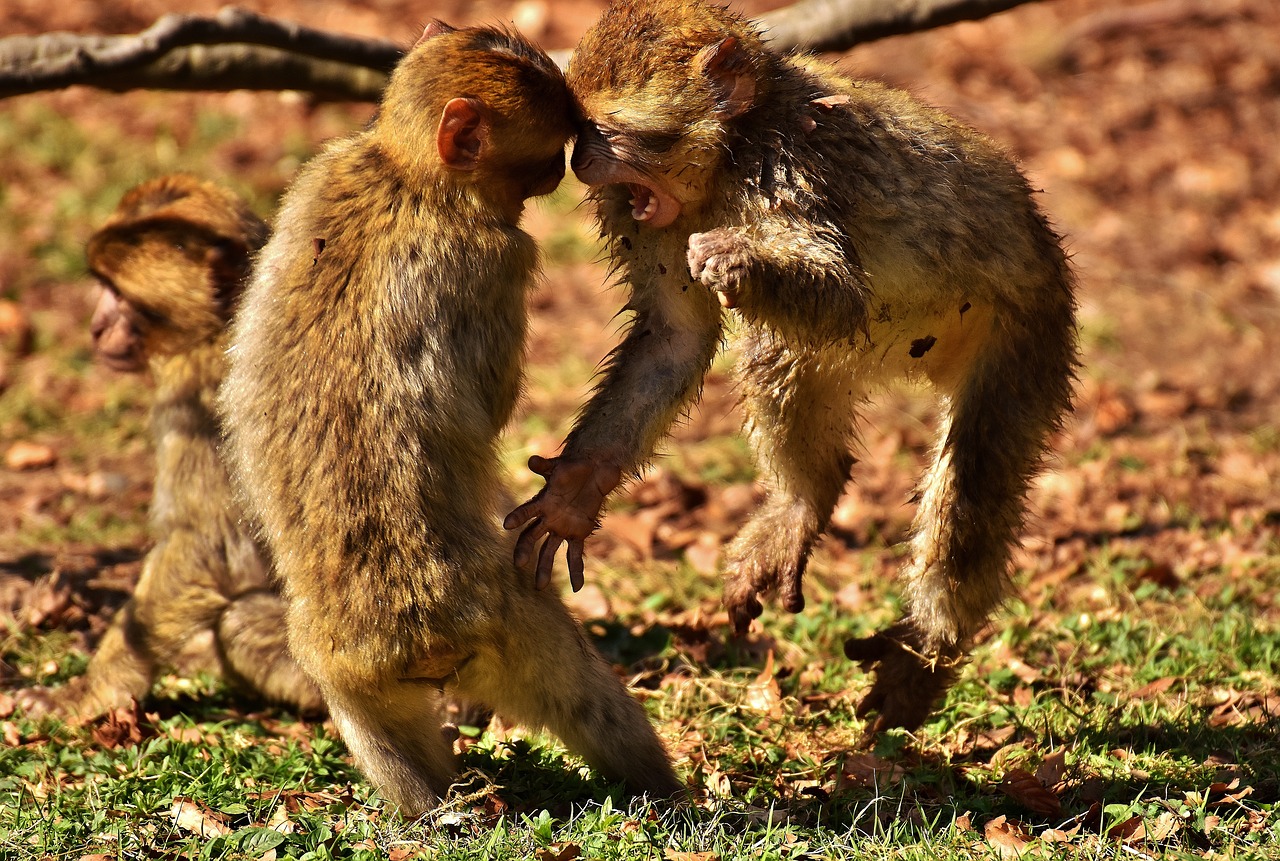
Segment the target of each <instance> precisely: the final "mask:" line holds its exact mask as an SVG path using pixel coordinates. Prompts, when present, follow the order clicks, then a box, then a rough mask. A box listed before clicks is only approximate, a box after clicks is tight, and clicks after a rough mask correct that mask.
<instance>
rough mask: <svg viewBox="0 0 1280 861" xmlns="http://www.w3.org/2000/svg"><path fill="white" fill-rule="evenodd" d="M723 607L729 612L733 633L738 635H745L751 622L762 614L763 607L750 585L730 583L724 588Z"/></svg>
mask: <svg viewBox="0 0 1280 861" xmlns="http://www.w3.org/2000/svg"><path fill="white" fill-rule="evenodd" d="M724 607H725V609H726V610H728V611H729V621H730V622H731V623H732V625H733V632H734V633H735V634H738V635H741V634H745V633H746V632H747V630H748V629H749V628H750V627H751V621H752V620H753V619H758V618H759V617H760V614H761V613H763V612H764V607H763V606H762V605H761V603H760V599H759V598H758V597H757V596H756V590H755V589H754V588H753V587H751V586H750V585H740V584H738V583H730V584H729V585H728V586H726V588H725V592H724Z"/></svg>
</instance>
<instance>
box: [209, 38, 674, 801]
mask: <svg viewBox="0 0 1280 861" xmlns="http://www.w3.org/2000/svg"><path fill="white" fill-rule="evenodd" d="M572 120H573V104H572V99H571V97H570V95H569V93H568V90H567V88H566V87H565V85H564V81H563V77H562V76H561V74H560V72H559V71H558V70H557V69H556V68H555V66H554V64H552V63H551V62H550V60H549V59H548V58H547V57H546V55H545V54H543V53H542V52H541V51H539V50H538V49H536V48H534V47H533V46H532V45H530V44H529V43H528V42H526V41H525V40H523V39H521V38H519V37H517V36H514V35H512V34H507V33H504V32H501V31H497V30H492V29H489V28H476V29H465V30H456V31H455V30H451V29H449V28H445V27H442V26H440V25H433V26H432V27H431V28H429V29H428V33H427V34H426V35H425V36H424V39H423V40H422V41H421V42H420V43H419V45H418V47H417V48H415V49H414V50H413V51H412V52H411V53H410V54H409V55H407V57H406V58H405V60H404V61H403V62H402V63H401V65H400V67H399V68H398V69H397V70H396V72H395V74H394V75H393V76H392V80H391V83H390V85H389V86H388V88H387V91H386V94H385V97H384V101H383V104H382V107H381V109H380V111H379V115H378V117H377V118H376V119H375V120H374V122H373V123H372V124H371V125H370V126H369V128H368V129H367V130H365V131H364V132H361V133H359V134H356V135H354V136H352V137H350V138H347V139H345V140H340V141H337V142H335V143H332V144H331V145H329V146H328V147H327V148H326V149H325V151H324V152H322V153H321V154H320V155H318V156H317V157H316V158H315V159H313V160H312V161H311V162H310V163H309V164H308V165H307V166H306V167H305V168H304V170H303V171H302V173H301V174H300V175H299V177H298V179H297V180H296V181H295V183H294V185H293V187H292V188H291V189H290V190H289V192H288V194H287V195H286V196H285V199H284V202H283V205H282V208H281V210H280V212H279V215H278V222H277V226H276V233H275V236H274V237H273V239H272V240H271V242H270V243H269V244H268V245H267V247H266V248H265V249H264V251H263V253H262V256H261V258H260V260H259V262H258V264H257V267H256V269H255V273H254V277H253V281H252V284H251V286H250V288H249V291H248V294H247V296H246V301H245V308H244V312H243V314H242V315H241V316H240V318H239V320H238V324H237V326H236V334H235V338H234V346H233V350H232V371H231V376H230V379H229V381H228V385H227V387H226V388H225V389H224V394H223V398H222V407H223V409H224V410H225V411H226V414H227V417H228V423H229V430H230V433H229V440H228V442H229V450H230V452H231V455H232V457H233V460H234V462H235V465H236V472H237V475H238V477H239V479H240V480H241V483H242V485H243V487H244V490H245V494H246V496H247V498H248V500H249V501H250V503H251V505H252V508H253V509H254V510H255V512H256V513H257V514H258V515H259V516H260V518H261V522H262V524H263V531H264V534H265V536H266V537H267V539H268V540H269V542H270V544H271V546H272V548H273V550H274V551H275V553H276V557H277V559H278V560H279V570H280V573H281V575H282V577H283V581H284V584H285V592H286V595H287V597H288V600H289V620H288V622H289V640H290V645H291V646H292V647H293V650H294V652H295V653H296V654H297V655H298V656H299V659H300V660H301V661H302V662H303V663H304V665H305V666H306V667H307V668H308V669H309V670H310V672H311V673H312V674H313V675H314V676H315V677H316V679H317V680H318V681H319V683H320V685H321V688H322V689H323V691H324V695H325V699H326V701H327V702H328V705H329V708H330V711H331V713H332V714H333V717H334V719H335V721H336V723H337V725H338V727H339V728H340V730H341V732H342V735H343V737H344V739H345V740H346V742H347V744H348V746H349V747H350V749H351V751H352V753H353V755H354V757H355V761H356V763H357V765H359V767H360V768H361V769H362V770H363V771H364V773H365V774H366V775H367V776H368V777H369V778H370V780H371V781H373V782H374V783H375V784H377V785H378V786H379V787H380V789H381V790H382V792H383V794H384V795H385V796H386V797H387V798H388V799H389V800H390V801H392V802H394V803H395V804H396V805H398V806H399V807H400V809H401V810H402V811H403V812H405V813H406V814H409V815H416V814H418V813H421V812H422V811H424V810H426V809H429V808H430V807H432V806H434V805H435V804H436V803H437V801H438V800H439V798H440V797H441V796H442V795H443V794H444V793H445V791H446V790H447V789H448V787H449V785H450V783H451V781H452V777H453V769H454V764H453V757H452V755H451V752H450V750H449V748H448V746H447V744H446V742H445V740H444V738H443V737H442V735H441V734H440V733H439V732H438V731H437V728H438V727H439V725H440V723H441V706H442V697H443V696H444V695H445V694H446V693H448V694H454V695H458V696H460V697H462V698H464V699H466V700H468V701H472V702H478V703H482V704H485V705H488V706H491V707H493V708H496V709H497V710H499V711H500V712H502V714H503V715H504V716H506V717H509V718H511V719H515V720H519V721H523V722H526V723H528V724H531V725H535V726H546V727H548V728H549V729H551V730H552V731H554V732H555V733H557V734H558V735H559V736H560V737H561V738H563V739H564V740H565V742H566V743H567V744H568V745H569V747H570V748H572V749H573V750H575V751H577V752H578V753H580V754H582V756H583V757H584V758H586V759H587V761H588V762H590V763H591V764H592V765H594V766H596V767H597V768H600V769H601V770H602V771H604V772H605V773H606V774H607V775H609V776H610V777H612V778H615V779H620V780H622V781H624V782H625V783H626V784H627V786H628V788H629V789H631V790H632V791H636V792H646V791H647V792H651V793H655V794H662V795H669V794H672V793H674V792H676V791H677V790H678V786H679V785H678V783H677V781H676V779H675V777H674V775H673V773H672V771H671V768H670V765H669V764H668V762H667V758H666V754H665V753H664V751H663V749H662V746H661V744H660V742H659V741H658V739H657V737H656V736H655V734H654V733H653V730H652V728H651V727H650V726H649V725H648V722H647V720H646V719H645V716H644V711H643V709H642V708H641V707H640V705H639V704H638V703H637V702H635V701H634V700H633V699H632V698H631V697H630V696H629V695H628V693H627V692H626V689H625V688H624V687H623V685H622V684H621V683H620V682H619V681H618V680H617V678H616V677H615V676H614V675H613V673H612V671H611V669H610V668H609V666H608V665H607V664H606V663H605V662H604V661H603V660H602V659H601V658H600V656H599V655H598V654H597V653H596V652H595V650H594V649H593V648H592V647H591V645H590V644H589V643H588V641H587V640H586V638H585V637H584V635H583V634H582V632H581V631H580V629H579V628H578V626H577V625H576V624H575V623H574V622H573V620H572V618H571V617H570V616H569V614H568V612H567V611H566V610H565V608H564V606H563V604H562V603H561V602H560V600H559V598H557V597H556V596H554V595H550V594H546V593H540V592H535V591H534V590H533V589H532V588H531V587H530V585H529V584H527V583H525V582H524V580H523V578H522V577H520V576H519V575H518V574H517V572H516V571H515V570H514V569H513V567H512V564H511V561H510V544H509V542H507V541H506V540H505V538H504V536H503V534H502V532H501V530H500V529H499V527H498V522H497V516H498V515H497V512H498V508H499V505H500V504H501V500H502V499H503V489H502V484H501V475H500V469H499V462H500V459H499V451H498V436H499V434H500V433H501V431H502V429H503V428H504V426H505V425H506V423H507V421H508V419H509V418H510V416H511V411H512V409H513V408H514V406H515V403H516V400H517V397H518V394H519V390H520V381H521V359H522V352H523V348H524V338H525V328H526V317H527V311H526V294H527V292H528V291H529V289H530V287H531V286H532V284H533V278H534V275H535V271H536V265H537V249H536V247H535V245H534V243H533V240H532V239H531V238H530V237H529V236H528V235H527V234H525V233H524V232H523V231H521V230H520V229H519V227H518V221H519V218H520V213H521V210H522V208H523V203H524V200H525V199H526V198H528V197H530V196H533V195H537V194H545V193H547V192H549V191H551V190H552V189H554V188H555V186H556V185H557V184H558V183H559V181H560V178H561V177H562V175H563V173H564V145H565V142H566V141H567V139H568V137H569V136H570V134H571V132H572V128H573V127H572Z"/></svg>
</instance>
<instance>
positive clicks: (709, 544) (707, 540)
mask: <svg viewBox="0 0 1280 861" xmlns="http://www.w3.org/2000/svg"><path fill="white" fill-rule="evenodd" d="M684 559H685V561H686V562H688V563H689V567H690V568H692V569H693V570H694V571H697V572H698V573H699V574H705V575H706V576H708V577H710V576H712V575H714V574H715V573H716V569H717V567H718V566H719V564H720V538H719V536H717V535H715V533H712V532H702V533H699V535H698V538H697V540H695V541H694V542H693V543H692V544H690V545H689V546H688V547H686V548H685V549H684Z"/></svg>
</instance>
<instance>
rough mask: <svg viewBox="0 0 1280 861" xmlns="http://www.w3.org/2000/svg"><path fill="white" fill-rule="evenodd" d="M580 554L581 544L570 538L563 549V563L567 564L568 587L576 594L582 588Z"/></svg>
mask: <svg viewBox="0 0 1280 861" xmlns="http://www.w3.org/2000/svg"><path fill="white" fill-rule="evenodd" d="M582 552H583V542H582V541H581V540H580V539H577V538H570V539H569V543H568V545H567V546H566V548H565V551H564V555H565V561H566V562H568V563H569V585H571V586H572V587H573V591H575V592H577V591H578V590H579V589H581V588H582V584H583V582H584V581H583V578H582Z"/></svg>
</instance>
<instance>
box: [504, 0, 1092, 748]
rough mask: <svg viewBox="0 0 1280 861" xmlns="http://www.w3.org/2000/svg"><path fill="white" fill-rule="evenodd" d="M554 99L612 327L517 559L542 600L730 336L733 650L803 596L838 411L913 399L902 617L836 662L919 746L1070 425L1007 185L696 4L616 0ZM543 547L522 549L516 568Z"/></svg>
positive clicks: (974, 155) (1064, 283) (1065, 349)
mask: <svg viewBox="0 0 1280 861" xmlns="http://www.w3.org/2000/svg"><path fill="white" fill-rule="evenodd" d="M568 79H569V84H570V87H571V88H572V89H573V91H574V93H575V95H576V96H577V97H578V99H579V102H580V105H581V108H582V110H583V112H584V113H585V120H584V121H583V122H582V124H581V126H580V128H579V132H578V137H577V143H576V145H575V148H574V152H573V158H572V166H573V169H574V172H575V173H576V174H577V175H578V177H579V178H580V179H581V180H582V181H583V182H585V183H587V184H588V185H589V186H591V187H592V192H593V195H594V197H595V200H596V204H597V207H598V216H599V220H600V223H601V226H602V228H603V232H604V234H605V235H606V236H607V237H608V242H609V248H610V252H611V254H612V257H613V261H614V263H615V265H616V267H617V270H618V271H619V272H620V274H621V280H622V281H623V282H624V283H626V284H627V285H628V286H629V288H630V291H631V293H630V299H629V302H628V304H627V308H628V309H629V310H630V311H631V312H632V314H633V318H632V320H631V323H630V328H629V329H628V331H627V333H626V336H625V338H624V339H623V340H622V342H621V343H620V344H619V345H618V346H617V347H616V348H615V349H614V351H613V352H612V353H611V354H610V356H609V359H608V361H607V363H606V366H605V368H604V373H603V375H602V379H601V381H600V383H599V385H598V387H597V389H596V390H595V392H594V393H593V395H592V397H591V398H590V400H589V401H588V403H587V404H586V406H585V407H584V409H583V411H582V413H581V414H580V416H579V417H578V419H577V422H576V424H575V425H574V428H573V430H572V431H571V432H570V434H569V436H568V438H567V439H566V440H565V443H564V446H563V450H562V452H561V454H560V455H559V456H558V457H555V458H542V457H534V458H532V459H531V461H530V467H531V468H532V469H533V470H534V471H536V472H538V473H539V474H541V475H543V476H544V477H545V478H546V486H545V487H544V488H543V489H542V491H540V492H539V494H538V495H537V496H535V497H534V498H533V499H532V500H530V501H529V502H527V503H525V504H524V505H522V506H520V507H519V508H517V509H516V510H515V511H513V512H511V514H510V515H508V517H507V519H506V526H507V528H509V529H514V528H519V527H521V526H524V527H525V528H524V531H523V533H522V535H521V537H520V539H519V541H518V543H517V549H516V562H517V564H519V565H522V566H527V565H528V564H530V563H531V562H532V561H533V559H534V556H535V554H536V556H537V562H536V564H537V578H536V579H537V582H538V584H539V585H542V584H545V583H546V582H547V581H548V579H549V578H550V574H551V568H552V564H553V559H554V557H555V554H556V551H557V549H558V548H559V546H560V545H561V544H563V543H565V542H568V548H567V553H568V561H569V570H570V577H571V580H572V582H573V585H574V587H575V588H577V587H578V586H579V585H580V584H581V582H582V567H583V565H582V556H583V540H584V539H585V538H586V537H587V536H588V535H589V534H590V533H591V532H592V530H593V529H594V528H595V526H596V525H597V521H598V518H599V516H600V510H601V506H602V504H603V502H604V500H605V498H606V497H607V496H608V494H609V493H610V492H611V491H612V490H613V489H614V488H615V487H617V485H618V484H619V483H620V481H621V479H622V477H623V476H625V475H631V474H634V473H636V472H637V471H638V470H639V469H641V468H642V466H643V464H644V462H645V461H646V459H647V458H648V457H649V456H650V455H651V454H652V452H653V450H654V446H655V444H656V443H657V442H658V440H659V439H660V438H661V437H662V436H663V435H664V434H665V433H666V431H667V429H668V428H669V426H670V425H671V423H672V421H673V420H674V419H675V418H676V417H677V416H678V415H679V414H680V413H681V412H682V411H683V410H685V409H686V408H687V407H688V406H689V404H690V403H691V402H692V401H693V400H694V399H695V398H696V397H697V396H698V394H699V391H700V386H701V382H702V379H703V375H704V373H705V372H706V369H707V367H708V365H709V363H710V362H711V360H712V358H713V356H714V355H715V354H716V351H717V349H718V347H719V344H720V340H721V337H722V335H723V333H724V327H723V315H724V310H723V309H732V310H733V312H734V313H735V314H736V315H737V317H738V319H739V320H740V321H741V327H740V329H741V334H742V337H741V358H740V361H739V364H738V367H737V373H738V374H739V375H740V379H741V386H742V392H743V404H744V407H745V413H746V421H745V426H746V432H747V434H748V436H749V438H750V441H751V444H752V446H753V448H754V450H755V452H756V454H757V457H758V459H759V463H760V467H761V469H762V471H763V474H764V479H765V481H766V483H767V488H768V496H767V498H766V499H765V501H764V502H763V503H762V505H761V507H760V509H759V510H758V511H757V512H756V513H755V514H754V516H753V517H752V519H751V520H750V522H749V523H748V524H747V525H746V526H745V527H744V528H743V529H742V531H741V532H740V533H739V535H738V536H737V537H736V538H735V539H734V541H733V542H732V543H731V544H730V545H729V547H728V548H727V551H726V554H725V560H726V561H725V578H726V582H725V593H724V602H725V605H726V607H727V609H728V611H729V613H730V617H731V619H732V622H733V625H734V627H735V628H736V629H737V630H739V631H743V630H745V629H746V628H747V627H748V626H749V624H750V622H751V620H752V619H753V618H755V617H756V616H758V615H759V614H760V612H761V604H760V598H761V596H762V595H764V594H767V593H770V592H773V591H777V592H778V593H779V595H780V598H781V602H782V605H783V606H784V607H785V608H786V609H787V610H789V611H792V612H795V611H799V610H800V609H802V608H803V606H804V597H803V595H802V592H801V578H802V576H803V573H804V569H805V564H806V561H807V559H808V556H809V553H810V549H811V548H812V546H813V543H814V541H815V540H816V539H817V538H818V537H819V536H820V535H821V534H822V532H823V531H824V530H825V528H826V527H827V524H828V521H829V519H830V516H831V512H832V509H833V507H834V506H835V504H836V502H837V499H838V497H839V496H840V494H841V492H842V490H843V487H844V485H845V482H846V481H847V479H848V478H849V473H850V469H851V467H852V464H853V463H854V458H853V455H852V454H851V449H852V448H853V447H854V446H855V444H856V441H857V436H856V423H857V418H858V409H859V405H860V404H862V403H863V402H864V400H866V399H867V398H868V397H869V396H870V394H871V393H872V392H873V391H874V390H875V388H876V387H877V386H880V385H882V384H885V383H887V382H889V381H892V380H895V379H898V378H906V379H911V380H924V381H928V382H930V383H931V384H932V385H933V387H934V389H935V390H936V391H937V393H938V396H939V403H940V405H941V417H940V428H939V435H938V441H937V446H936V449H935V453H934V458H933V464H932V466H931V467H930V468H929V469H928V471H927V473H926V475H925V476H924V478H923V480H922V483H921V485H920V488H919V508H918V511H917V515H916V520H915V527H914V538H913V540H912V544H911V556H910V560H909V561H908V562H907V563H906V565H905V567H904V572H903V573H904V576H905V588H906V597H907V605H908V610H907V614H906V616H905V618H903V619H902V620H901V621H900V622H899V623H897V624H895V625H894V626H892V627H891V628H890V629H888V630H887V631H884V632H882V633H879V634H876V635H874V636H872V637H869V638H866V639H861V640H851V641H849V642H848V643H847V644H846V646H845V651H846V653H847V655H848V656H849V657H851V658H853V659H855V660H858V661H861V662H863V664H864V666H867V667H868V668H869V669H870V668H872V667H873V666H874V667H875V669H876V679H875V681H874V684H873V686H872V688H871V690H870V692H869V693H868V694H867V696H866V697H865V699H863V701H862V702H861V704H860V706H859V713H860V715H862V716H864V717H865V716H868V715H870V714H871V713H872V712H878V715H877V717H876V719H875V720H874V721H873V722H872V723H871V724H870V726H869V730H870V732H871V733H872V734H874V733H875V732H878V731H879V730H881V729H883V728H887V727H894V726H900V727H906V728H908V729H912V728H915V727H917V726H919V725H920V724H921V723H922V722H923V721H924V719H925V718H926V717H927V716H928V714H929V713H930V711H931V710H932V708H933V707H934V705H935V704H936V702H937V700H938V699H939V698H940V697H941V695H942V694H943V693H944V692H945V691H946V689H947V687H948V686H949V685H950V684H951V682H952V681H953V680H954V678H955V676H956V673H957V667H958V665H959V663H960V662H961V661H962V660H963V657H964V655H965V654H966V653H967V652H968V649H969V646H970V642H971V639H972V638H973V636H974V635H975V634H976V633H977V632H978V630H979V628H980V627H981V626H982V625H983V624H984V623H985V622H986V620H987V619H988V618H989V617H990V615H991V614H992V613H993V612H994V610H995V609H996V608H997V607H998V605H999V604H1000V602H1001V600H1002V599H1003V598H1004V596H1005V595H1006V594H1007V592H1008V591H1009V588H1010V571H1009V569H1010V554H1011V547H1012V545H1013V544H1014V542H1015V541H1016V540H1017V535H1018V533H1019V531H1020V528H1021V525H1022V522H1023V517H1024V505H1025V494H1026V490H1027V486H1028V483H1029V482H1030V480H1031V479H1032V477H1033V476H1034V475H1035V474H1036V473H1037V471H1038V469H1039V468H1040V466H1041V462H1042V460H1043V458H1044V456H1045V452H1046V446H1047V443H1048V439H1049V437H1050V436H1051V434H1052V433H1053V431H1054V430H1055V429H1056V428H1057V427H1058V426H1059V423H1060V422H1061V420H1062V417H1063V415H1064V414H1065V412H1066V411H1067V410H1068V409H1069V407H1070V395H1071V383H1072V378H1073V373H1074V366H1075V362H1076V336H1075V321H1074V314H1075V303H1074V298H1073V289H1074V282H1073V277H1072V274H1071V272H1070V270H1069V268H1068V265H1067V259H1066V256H1065V254H1064V253H1063V250H1062V247H1061V242H1060V240H1059V238H1058V236H1056V235H1055V234H1054V232H1053V231H1052V230H1051V229H1050V227H1049V226H1048V224H1047V222H1046V220H1045V218H1044V216H1043V215H1042V214H1041V213H1040V211H1039V210H1038V209H1037V207H1036V205H1035V203H1034V202H1033V200H1032V197H1031V192H1030V189H1029V188H1028V186H1027V183H1026V181H1025V180H1024V179H1023V177H1022V176H1021V174H1020V173H1019V172H1018V170H1017V168H1016V167H1015V166H1014V164H1013V163H1012V162H1011V161H1010V159H1009V158H1008V157H1007V156H1005V155H1004V154H1003V153H1002V152H1001V151H1000V149H999V148H998V147H997V146H996V145H995V144H994V143H992V142H991V141H990V140H988V139H987V138H985V137H983V136H982V135H981V134H979V133H978V132H976V131H974V130H972V129H969V128H967V127H965V126H964V125H962V124H961V123H959V122H958V121H956V120H954V119H952V118H951V117H949V116H947V115H945V114H943V113H940V112H938V111H936V110H933V109H931V108H929V107H926V106H924V105H922V104H921V103H919V102H918V101H916V100H915V99H914V98H912V97H911V96H909V95H907V94H905V93H902V92H899V91H896V90H893V89H889V88H887V87H885V86H883V85H880V84H878V83H873V82H869V81H858V80H853V79H850V78H848V77H845V76H844V75H843V74H841V73H840V72H838V71H837V70H836V69H835V68H834V67H833V66H831V65H829V64H827V63H825V62H822V61H820V60H817V59H814V58H810V57H803V56H781V55H778V54H774V53H772V52H770V51H769V50H768V49H767V48H766V47H765V45H764V44H763V42H762V39H761V34H760V32H759V30H758V29H757V28H756V27H755V26H754V25H753V24H751V23H750V22H748V21H747V20H745V19H744V18H742V17H740V16H739V15H737V14H735V13H733V12H732V11H729V10H727V9H725V8H723V7H720V6H716V5H712V4H709V3H705V2H702V0H615V2H614V3H613V4H612V5H611V6H610V7H609V8H608V10H606V11H605V13H604V14H603V15H602V17H601V18H600V19H599V20H598V21H597V22H596V24H595V25H594V26H593V27H592V28H591V29H590V31H589V32H588V33H587V34H586V35H585V36H584V37H583V39H582V42H581V43H580V44H579V45H578V47H577V49H576V51H575V52H574V55H573V58H572V60H571V61H570V65H569V72H568ZM539 542H542V543H541V546H540V548H539Z"/></svg>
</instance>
